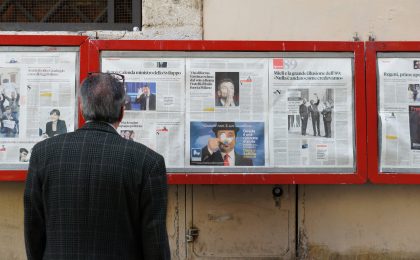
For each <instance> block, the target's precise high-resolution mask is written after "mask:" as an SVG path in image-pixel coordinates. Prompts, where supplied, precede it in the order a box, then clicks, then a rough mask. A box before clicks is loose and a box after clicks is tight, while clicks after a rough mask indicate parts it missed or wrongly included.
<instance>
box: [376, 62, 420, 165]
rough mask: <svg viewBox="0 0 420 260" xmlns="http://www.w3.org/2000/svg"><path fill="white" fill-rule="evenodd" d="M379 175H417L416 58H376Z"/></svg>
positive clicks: (419, 98) (419, 85)
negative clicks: (398, 173) (397, 173)
mask: <svg viewBox="0 0 420 260" xmlns="http://www.w3.org/2000/svg"><path fill="white" fill-rule="evenodd" d="M377 64H378V77H377V78H378V84H379V85H378V96H379V99H378V111H379V118H378V126H379V128H378V129H379V130H378V131H379V132H378V137H379V151H380V172H384V173H386V172H413V173H416V172H417V173H418V172H420V95H419V92H420V58H378V63H377Z"/></svg>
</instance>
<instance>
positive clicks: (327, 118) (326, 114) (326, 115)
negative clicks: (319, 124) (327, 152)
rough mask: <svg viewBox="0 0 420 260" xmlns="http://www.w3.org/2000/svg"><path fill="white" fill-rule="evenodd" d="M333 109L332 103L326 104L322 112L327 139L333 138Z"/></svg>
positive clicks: (326, 102)
mask: <svg viewBox="0 0 420 260" xmlns="http://www.w3.org/2000/svg"><path fill="white" fill-rule="evenodd" d="M332 108H333V106H332V105H331V103H330V102H328V101H325V102H324V109H323V110H322V111H321V114H322V118H323V121H324V129H325V137H327V138H331V121H332V116H331V114H332Z"/></svg>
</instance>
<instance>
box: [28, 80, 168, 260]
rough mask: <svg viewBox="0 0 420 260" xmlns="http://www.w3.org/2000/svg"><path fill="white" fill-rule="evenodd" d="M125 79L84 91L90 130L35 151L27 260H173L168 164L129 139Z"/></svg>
mask: <svg viewBox="0 0 420 260" xmlns="http://www.w3.org/2000/svg"><path fill="white" fill-rule="evenodd" d="M116 77H121V78H119V79H120V80H121V81H123V76H122V75H116V74H108V73H94V74H90V76H89V77H88V78H87V79H85V80H84V82H83V83H82V86H81V89H80V100H81V110H82V114H83V117H84V118H85V120H86V124H85V125H83V127H81V128H80V129H78V130H76V131H75V132H72V133H66V134H62V135H58V136H54V137H52V138H49V139H46V140H44V141H42V142H39V143H38V144H36V145H35V146H34V147H33V150H32V153H31V159H30V164H29V172H28V177H27V180H26V188H25V193H24V205H25V212H24V213H25V221H24V224H25V225H24V228H25V244H26V252H27V256H28V259H169V258H170V254H169V245H168V237H167V233H166V225H165V221H166V207H167V184H166V169H165V162H164V159H163V157H162V156H161V155H159V154H157V153H156V152H154V151H152V150H150V149H149V148H147V147H146V146H144V145H142V144H139V143H136V142H133V141H130V140H125V139H124V138H122V137H121V136H120V135H119V134H118V132H117V131H116V128H117V127H118V126H119V124H120V122H121V120H122V118H123V114H124V109H123V108H124V95H125V93H124V92H125V91H124V87H123V83H122V82H120V81H119V80H118V79H117V78H116Z"/></svg>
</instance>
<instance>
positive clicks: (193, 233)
mask: <svg viewBox="0 0 420 260" xmlns="http://www.w3.org/2000/svg"><path fill="white" fill-rule="evenodd" d="M198 233H199V229H198V228H194V227H192V228H189V229H188V230H187V234H186V235H185V237H186V239H187V242H188V243H191V242H194V240H195V239H196V238H197V237H198Z"/></svg>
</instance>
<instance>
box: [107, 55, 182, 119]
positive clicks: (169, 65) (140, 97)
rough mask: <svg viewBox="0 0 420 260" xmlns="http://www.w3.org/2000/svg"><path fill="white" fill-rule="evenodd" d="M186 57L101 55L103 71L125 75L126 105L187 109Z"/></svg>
mask: <svg viewBox="0 0 420 260" xmlns="http://www.w3.org/2000/svg"><path fill="white" fill-rule="evenodd" d="M184 66H185V60H184V59H180V58H166V59H156V58H102V71H103V72H111V73H118V74H122V75H124V76H125V90H126V101H125V109H126V110H132V111H156V112H181V111H184V93H185V91H184V80H185V74H184V70H185V67H184Z"/></svg>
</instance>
